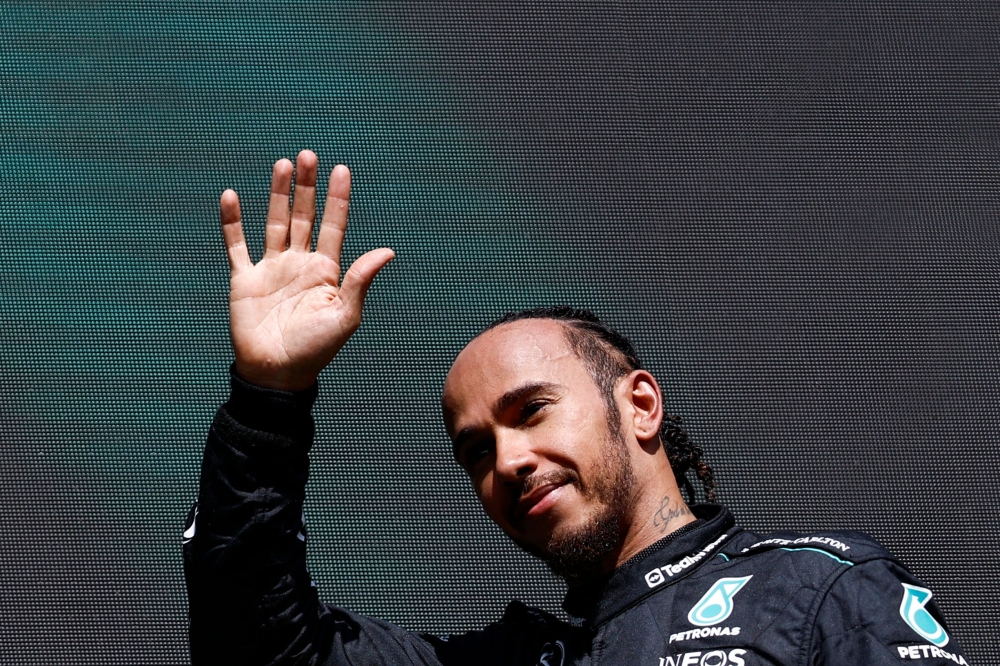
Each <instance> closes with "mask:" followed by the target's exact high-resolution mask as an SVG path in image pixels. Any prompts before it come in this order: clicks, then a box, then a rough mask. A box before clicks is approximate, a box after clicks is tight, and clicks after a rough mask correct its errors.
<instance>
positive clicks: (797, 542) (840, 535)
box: [723, 530, 896, 569]
mask: <svg viewBox="0 0 1000 666" xmlns="http://www.w3.org/2000/svg"><path fill="white" fill-rule="evenodd" d="M723 552H724V553H725V554H726V556H727V557H729V558H730V559H734V558H753V559H755V560H757V559H759V558H764V559H775V558H781V559H782V560H786V561H796V562H797V561H800V560H801V561H803V562H815V563H816V566H819V567H822V568H824V569H828V568H830V567H834V568H836V566H837V565H847V566H851V565H857V564H863V563H865V562H871V561H874V560H886V561H891V562H895V561H896V558H895V557H894V556H893V554H892V553H890V552H889V551H888V550H887V549H886V548H885V546H883V545H882V544H880V543H879V542H878V541H876V540H875V539H874V538H873V537H871V536H869V535H867V534H864V533H862V532H853V531H847V530H836V531H822V532H811V533H802V532H773V533H770V534H756V533H753V532H748V531H743V532H741V533H740V534H739V536H738V537H737V538H736V539H733V541H732V542H730V543H729V544H728V546H727V547H726V548H725V549H724V551H723Z"/></svg>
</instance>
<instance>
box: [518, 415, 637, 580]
mask: <svg viewBox="0 0 1000 666" xmlns="http://www.w3.org/2000/svg"><path fill="white" fill-rule="evenodd" d="M593 476H594V479H593V482H592V484H591V485H590V487H589V488H584V487H583V486H582V485H581V483H580V479H579V477H578V476H577V474H575V473H574V472H572V471H570V470H560V471H557V472H550V473H549V474H546V475H545V477H544V478H539V479H531V478H530V477H529V479H528V480H526V484H525V492H530V491H531V488H533V487H538V486H539V485H542V484H544V483H550V482H552V481H562V480H566V481H568V482H569V483H572V484H575V485H576V486H577V488H578V490H579V491H580V493H581V494H582V495H583V496H584V497H585V498H587V499H588V500H590V501H591V502H592V503H594V504H596V505H597V510H596V512H595V513H594V515H593V516H591V518H590V519H589V520H588V521H587V522H586V523H585V524H584V525H582V526H580V527H578V528H576V529H575V530H573V531H571V532H569V533H566V534H558V535H557V534H556V533H553V534H552V535H551V536H550V538H549V541H548V543H546V544H545V547H544V548H539V547H538V546H535V545H533V544H528V543H522V542H518V545H519V546H520V547H521V548H522V549H524V550H525V551H527V552H528V553H530V554H531V555H534V556H535V557H537V558H539V559H541V560H542V561H543V562H545V564H547V565H548V567H549V569H551V570H552V572H553V573H554V574H556V575H557V576H560V577H561V578H564V579H565V580H567V581H577V580H582V579H586V578H592V577H595V576H599V575H600V574H601V573H602V572H603V568H604V564H605V561H606V560H607V558H608V556H609V555H611V554H612V553H613V552H615V550H617V549H618V548H619V547H620V546H621V543H622V539H623V537H624V534H625V529H626V523H625V517H626V515H627V513H628V509H629V505H630V501H631V498H632V493H633V488H634V487H635V474H634V472H633V470H632V461H631V460H630V458H629V455H628V449H627V447H626V444H625V437H624V433H622V431H621V429H620V427H619V428H614V429H612V431H611V432H609V434H608V437H607V439H606V440H605V442H604V445H603V446H602V456H601V460H600V463H599V465H598V466H597V468H596V469H595V470H594V475H593Z"/></svg>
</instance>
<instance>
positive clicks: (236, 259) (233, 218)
mask: <svg viewBox="0 0 1000 666" xmlns="http://www.w3.org/2000/svg"><path fill="white" fill-rule="evenodd" d="M219 219H220V221H221V222H222V239H223V240H224V241H225V242H226V254H227V255H229V270H230V271H231V272H232V274H233V275H236V274H237V273H239V272H240V271H242V270H243V269H245V268H250V267H251V266H253V262H251V261H250V251H249V250H248V249H247V240H246V238H245V237H244V236H243V224H242V223H241V221H240V199H239V197H238V196H236V192H234V191H232V190H226V191H225V192H223V193H222V197H221V198H220V199H219Z"/></svg>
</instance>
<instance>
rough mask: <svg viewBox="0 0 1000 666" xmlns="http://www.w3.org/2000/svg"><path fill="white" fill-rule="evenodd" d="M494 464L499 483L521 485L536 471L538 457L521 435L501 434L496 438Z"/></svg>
mask: <svg viewBox="0 0 1000 666" xmlns="http://www.w3.org/2000/svg"><path fill="white" fill-rule="evenodd" d="M494 464H495V466H496V469H495V471H496V475H497V477H498V480H499V481H506V482H512V483H521V482H522V481H524V479H526V478H527V477H528V476H530V475H531V474H532V473H533V472H534V471H535V470H536V469H538V455H537V454H536V453H535V450H534V448H533V447H532V446H531V442H530V441H529V439H528V438H527V437H525V436H524V435H523V434H522V433H519V432H517V431H513V432H511V431H508V432H503V433H500V434H499V435H498V436H497V438H496V461H495V463H494Z"/></svg>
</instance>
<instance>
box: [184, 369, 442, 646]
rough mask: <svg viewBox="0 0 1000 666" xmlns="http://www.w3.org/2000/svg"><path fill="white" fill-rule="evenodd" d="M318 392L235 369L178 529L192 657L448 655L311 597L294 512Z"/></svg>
mask: <svg viewBox="0 0 1000 666" xmlns="http://www.w3.org/2000/svg"><path fill="white" fill-rule="evenodd" d="M315 398H316V388H315V386H314V387H313V388H312V389H310V390H307V391H303V392H301V393H285V392H281V391H274V390H269V389H262V388H259V387H256V386H252V385H250V384H247V383H245V382H243V381H242V380H241V379H240V378H239V377H237V376H236V375H235V374H233V376H232V394H231V397H230V399H229V401H228V402H227V403H226V404H225V405H223V406H222V408H220V409H219V411H218V413H217V415H216V417H215V420H214V421H213V423H212V426H211V428H210V430H209V434H208V441H207V445H206V448H205V455H204V460H203V463H202V470H201V484H200V490H199V495H198V503H197V504H196V505H195V507H194V509H193V510H192V514H191V516H190V517H189V521H188V522H189V524H188V528H187V531H186V532H185V534H184V537H185V539H184V540H185V543H184V569H185V575H186V579H187V586H188V597H189V604H190V610H189V613H190V615H189V618H190V627H189V631H190V646H191V659H192V663H193V664H195V666H197V665H199V664H212V665H213V666H216V665H223V664H241V665H245V664H310V665H318V664H353V665H366V664H442V663H448V662H450V661H452V659H451V658H448V657H447V652H448V651H449V650H450V649H451V648H450V646H449V645H448V643H447V642H445V641H442V640H439V639H436V638H433V637H425V636H420V635H417V634H413V633H410V632H407V631H405V630H403V629H401V628H399V627H396V626H394V625H392V624H390V623H388V622H383V621H381V620H377V619H374V618H368V617H363V616H360V615H357V614H354V613H351V612H349V611H346V610H342V609H339V608H333V607H328V606H325V605H323V604H322V603H320V601H319V600H318V598H317V593H316V587H315V585H314V584H313V582H312V580H311V579H310V576H309V572H308V571H307V570H306V544H305V533H304V528H303V520H302V515H303V500H304V496H305V486H306V479H307V477H308V471H309V460H308V452H309V448H310V446H311V444H312V438H313V421H312V417H311V415H310V410H311V407H312V404H313V402H314V400H315ZM439 651H440V652H441V655H440V657H439V655H438V652H439Z"/></svg>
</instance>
